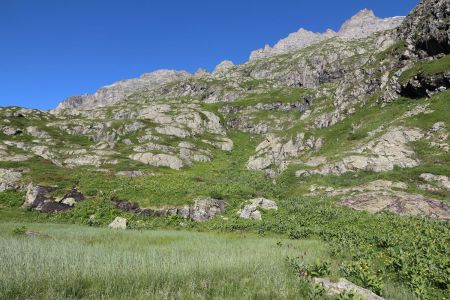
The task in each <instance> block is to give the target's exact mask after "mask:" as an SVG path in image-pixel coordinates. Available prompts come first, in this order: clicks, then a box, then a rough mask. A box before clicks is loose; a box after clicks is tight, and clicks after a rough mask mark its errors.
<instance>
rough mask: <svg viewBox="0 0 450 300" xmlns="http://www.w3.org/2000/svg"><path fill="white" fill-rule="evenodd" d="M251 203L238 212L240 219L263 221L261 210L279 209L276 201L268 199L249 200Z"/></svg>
mask: <svg viewBox="0 0 450 300" xmlns="http://www.w3.org/2000/svg"><path fill="white" fill-rule="evenodd" d="M249 202H250V204H247V205H245V206H244V208H243V209H241V210H239V211H238V212H237V214H238V215H239V217H241V218H243V219H255V220H261V219H262V217H261V211H260V209H264V210H270V209H273V210H277V209H278V205H277V203H276V202H275V201H273V200H269V199H266V198H256V199H252V200H249Z"/></svg>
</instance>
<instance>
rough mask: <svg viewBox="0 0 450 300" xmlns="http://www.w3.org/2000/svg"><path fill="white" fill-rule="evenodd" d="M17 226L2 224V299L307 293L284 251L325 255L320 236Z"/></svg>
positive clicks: (280, 296) (297, 295) (281, 296)
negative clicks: (20, 230) (23, 231)
mask: <svg viewBox="0 0 450 300" xmlns="http://www.w3.org/2000/svg"><path fill="white" fill-rule="evenodd" d="M17 226H19V225H18V224H14V223H2V224H0V261H1V264H0V299H16V298H19V299H24V298H26V299H59V298H89V299H102V298H103V299H112V298H115V299H123V298H127V299H173V298H177V299H194V298H195V299H197V298H208V299H210V298H228V299H229V298H235V299H255V298H257V299H289V298H291V299H302V298H305V297H306V295H305V290H306V289H305V286H304V285H302V284H300V283H299V281H298V278H295V276H294V275H293V274H292V273H290V272H289V270H288V269H287V268H286V266H285V264H284V260H285V258H286V256H299V255H302V256H303V260H304V261H305V262H311V261H313V260H314V259H316V258H318V257H323V256H325V255H326V252H325V247H324V244H323V243H321V242H318V241H284V240H282V243H278V241H280V240H279V239H275V238H258V237H256V236H252V235H248V234H247V235H237V234H221V235H216V234H207V233H192V232H184V231H126V232H123V231H120V232H119V231H111V230H107V229H98V228H89V227H80V226H76V225H49V224H28V225H27V227H28V228H29V229H31V230H33V231H38V232H41V233H43V234H46V235H48V237H28V236H25V235H17V234H14V233H13V231H14V228H16V227H17ZM277 243H278V244H277Z"/></svg>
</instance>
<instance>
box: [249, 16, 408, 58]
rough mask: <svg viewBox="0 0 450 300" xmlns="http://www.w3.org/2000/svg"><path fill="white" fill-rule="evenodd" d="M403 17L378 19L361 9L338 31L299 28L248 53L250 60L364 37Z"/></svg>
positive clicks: (394, 23) (391, 24) (397, 21)
mask: <svg viewBox="0 0 450 300" xmlns="http://www.w3.org/2000/svg"><path fill="white" fill-rule="evenodd" d="M403 19H404V17H393V18H386V19H380V18H378V17H376V16H375V14H374V12H373V11H372V10H370V9H363V10H361V11H359V12H358V13H357V14H356V15H354V16H353V17H351V18H350V19H349V20H348V21H346V22H345V23H344V24H343V25H342V27H341V29H340V30H339V32H335V31H333V30H331V29H328V30H326V31H325V32H323V33H314V32H312V31H308V30H306V29H304V28H300V29H299V30H298V31H297V32H295V33H291V34H289V35H288V37H287V38H284V39H282V40H280V41H279V42H278V43H276V44H275V45H274V46H273V47H270V46H269V45H266V46H265V47H264V48H263V49H258V50H255V51H253V52H252V53H251V55H250V60H256V59H261V58H266V57H270V56H274V55H278V54H283V53H288V52H292V51H296V50H300V49H303V48H305V47H308V46H310V45H313V44H316V43H319V42H321V41H323V40H326V39H329V38H333V37H339V38H344V39H355V38H364V37H367V36H369V35H371V34H373V33H375V32H378V31H384V30H389V29H393V28H396V27H398V26H400V24H401V22H402V21H403Z"/></svg>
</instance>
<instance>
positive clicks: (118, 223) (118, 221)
mask: <svg viewBox="0 0 450 300" xmlns="http://www.w3.org/2000/svg"><path fill="white" fill-rule="evenodd" d="M127 224H128V220H127V219H125V218H122V217H116V218H115V219H114V220H113V221H112V222H111V223H110V224H109V225H108V227H109V228H111V229H122V230H123V229H127Z"/></svg>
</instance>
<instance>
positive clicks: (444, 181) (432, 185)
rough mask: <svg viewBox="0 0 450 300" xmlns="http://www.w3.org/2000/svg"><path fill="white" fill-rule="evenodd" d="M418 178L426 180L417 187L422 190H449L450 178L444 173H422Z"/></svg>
mask: <svg viewBox="0 0 450 300" xmlns="http://www.w3.org/2000/svg"><path fill="white" fill-rule="evenodd" d="M420 179H422V180H424V181H425V182H427V183H426V184H422V185H420V186H419V187H420V188H421V189H424V190H428V191H431V192H436V191H439V190H446V191H449V192H450V179H449V178H448V177H447V176H445V175H434V174H430V173H423V174H421V175H420Z"/></svg>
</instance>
